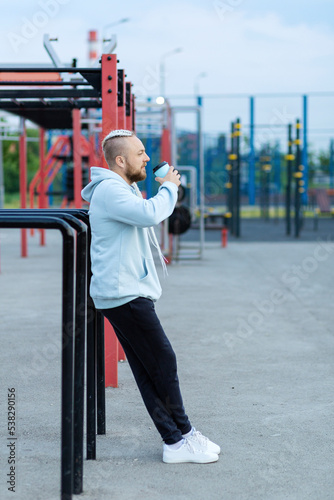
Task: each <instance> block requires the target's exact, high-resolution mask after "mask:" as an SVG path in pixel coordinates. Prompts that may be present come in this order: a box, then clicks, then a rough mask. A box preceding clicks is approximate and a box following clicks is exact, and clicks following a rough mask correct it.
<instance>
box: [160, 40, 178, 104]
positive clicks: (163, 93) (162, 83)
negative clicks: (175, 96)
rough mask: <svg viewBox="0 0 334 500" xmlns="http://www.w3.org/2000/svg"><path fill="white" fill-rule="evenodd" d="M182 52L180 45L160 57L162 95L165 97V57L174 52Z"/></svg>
mask: <svg viewBox="0 0 334 500" xmlns="http://www.w3.org/2000/svg"><path fill="white" fill-rule="evenodd" d="M180 52H182V48H181V47H178V48H176V49H174V50H170V51H169V52H166V53H165V54H163V55H162V56H161V59H160V96H161V97H165V94H166V68H165V59H166V58H167V57H169V56H172V55H174V54H178V53H180Z"/></svg>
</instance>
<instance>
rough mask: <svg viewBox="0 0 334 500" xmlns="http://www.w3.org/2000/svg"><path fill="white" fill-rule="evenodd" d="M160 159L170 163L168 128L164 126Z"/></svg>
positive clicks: (170, 152)
mask: <svg viewBox="0 0 334 500" xmlns="http://www.w3.org/2000/svg"><path fill="white" fill-rule="evenodd" d="M161 161H166V162H167V163H169V164H170V165H171V162H172V151H171V140H170V130H169V129H168V128H164V129H163V131H162V137H161Z"/></svg>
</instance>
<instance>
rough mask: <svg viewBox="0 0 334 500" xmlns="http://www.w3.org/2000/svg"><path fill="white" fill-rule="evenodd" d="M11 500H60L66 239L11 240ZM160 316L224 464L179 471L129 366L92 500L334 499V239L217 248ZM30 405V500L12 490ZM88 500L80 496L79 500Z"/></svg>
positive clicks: (87, 493)
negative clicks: (167, 459)
mask: <svg viewBox="0 0 334 500" xmlns="http://www.w3.org/2000/svg"><path fill="white" fill-rule="evenodd" d="M0 249H1V274H0V304H1V306H0V318H1V319H0V334H1V346H2V348H1V354H0V374H1V390H0V394H1V397H0V410H1V425H0V434H1V446H0V459H1V463H0V471H1V473H0V498H1V499H7V498H16V499H20V500H21V499H23V500H39V499H41V500H53V499H58V498H59V497H60V496H59V485H60V460H59V457H60V405H59V404H60V348H59V341H60V287H61V261H60V255H61V239H60V236H59V235H58V234H57V233H55V232H51V231H49V232H48V234H47V247H46V248H41V247H39V246H38V240H37V237H35V238H34V239H30V240H29V258H28V259H21V258H20V257H19V232H18V231H16V230H0ZM161 281H162V285H163V296H162V298H161V299H160V301H159V302H158V304H157V311H158V314H159V316H160V319H161V321H162V324H163V325H164V327H165V330H166V333H167V334H168V336H169V338H170V339H171V342H172V344H173V346H174V349H175V351H176V353H177V357H178V366H179V377H180V383H181V389H182V393H183V397H184V403H185V407H186V410H187V413H188V415H189V417H190V418H191V421H192V423H193V425H195V426H196V427H197V428H198V429H199V430H201V431H202V432H203V433H204V434H205V435H207V436H209V437H210V438H211V439H213V440H214V441H216V442H217V443H219V444H220V446H221V448H222V454H221V457H220V460H219V461H218V462H217V463H215V464H208V465H197V464H179V465H167V464H163V463H162V461H161V455H162V444H161V441H160V437H159V435H158V433H157V432H156V430H155V428H154V427H153V425H152V423H151V421H150V418H149V416H148V415H147V414H146V410H145V408H144V406H143V404H142V402H141V399H140V396H139V393H138V390H137V388H136V386H135V383H134V381H133V378H132V375H131V372H130V369H129V366H128V364H127V363H126V362H125V363H120V364H119V381H120V383H119V388H118V389H112V388H108V389H107V390H106V399H107V434H106V435H105V436H98V440H97V457H98V458H97V460H96V461H85V464H84V493H83V494H82V495H81V497H80V496H79V497H78V498H82V499H83V500H104V499H108V500H110V499H117V500H118V499H122V500H123V499H124V500H132V499H133V500H137V499H138V500H144V499H145V500H148V499H152V500H174V499H176V500H190V499H191V500H193V499H195V500H206V499H208V500H211V499H212V500H218V499H219V500H220V499H221V500H306V499H309V500H327V499H328V500H329V499H334V493H333V492H334V473H333V460H334V440H333V422H334V392H333V387H334V363H333V353H334V331H333V320H334V313H333V282H334V244H333V233H332V232H331V233H328V234H322V236H321V240H319V241H317V240H316V239H315V240H314V241H308V242H300V241H299V242H295V241H291V242H279V243H259V242H255V243H250V242H243V243H239V242H232V243H230V244H229V245H228V247H227V248H226V249H222V248H220V246H219V243H214V242H213V243H209V244H207V248H206V250H205V255H204V258H203V260H201V261H187V262H180V263H178V264H174V265H171V266H170V267H169V277H168V278H167V279H163V278H162V279H161ZM8 388H15V393H16V408H17V413H16V417H17V418H16V420H17V438H18V439H17V446H16V453H17V454H16V459H17V464H16V465H17V468H16V493H15V494H13V493H11V492H8V491H7V484H6V480H7V476H6V474H7V473H8V472H9V465H8V463H7V458H8V455H9V451H8V450H9V448H7V443H8V441H7V437H8V435H7V389H8ZM74 498H76V497H74Z"/></svg>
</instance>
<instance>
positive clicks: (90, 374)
mask: <svg viewBox="0 0 334 500" xmlns="http://www.w3.org/2000/svg"><path fill="white" fill-rule="evenodd" d="M91 302H93V301H92V300H91ZM88 308H90V305H88ZM96 321H97V315H96V312H95V314H94V327H93V328H92V329H90V331H89V332H87V367H86V370H87V395H86V397H87V422H86V429H87V460H95V459H96V404H97V402H96V329H97V324H96Z"/></svg>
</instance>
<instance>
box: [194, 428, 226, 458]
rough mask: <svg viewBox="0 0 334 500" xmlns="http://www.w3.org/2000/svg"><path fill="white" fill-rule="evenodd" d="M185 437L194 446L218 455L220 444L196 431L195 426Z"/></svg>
mask: <svg viewBox="0 0 334 500" xmlns="http://www.w3.org/2000/svg"><path fill="white" fill-rule="evenodd" d="M187 439H188V440H189V441H190V443H191V444H192V445H193V447H194V448H197V449H199V450H202V451H208V452H209V453H215V454H216V455H219V453H220V446H218V444H215V443H213V442H212V441H210V439H209V438H207V437H205V436H203V434H202V433H201V432H199V431H197V430H196V429H195V428H194V432H193V433H192V435H191V436H188V437H187Z"/></svg>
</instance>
